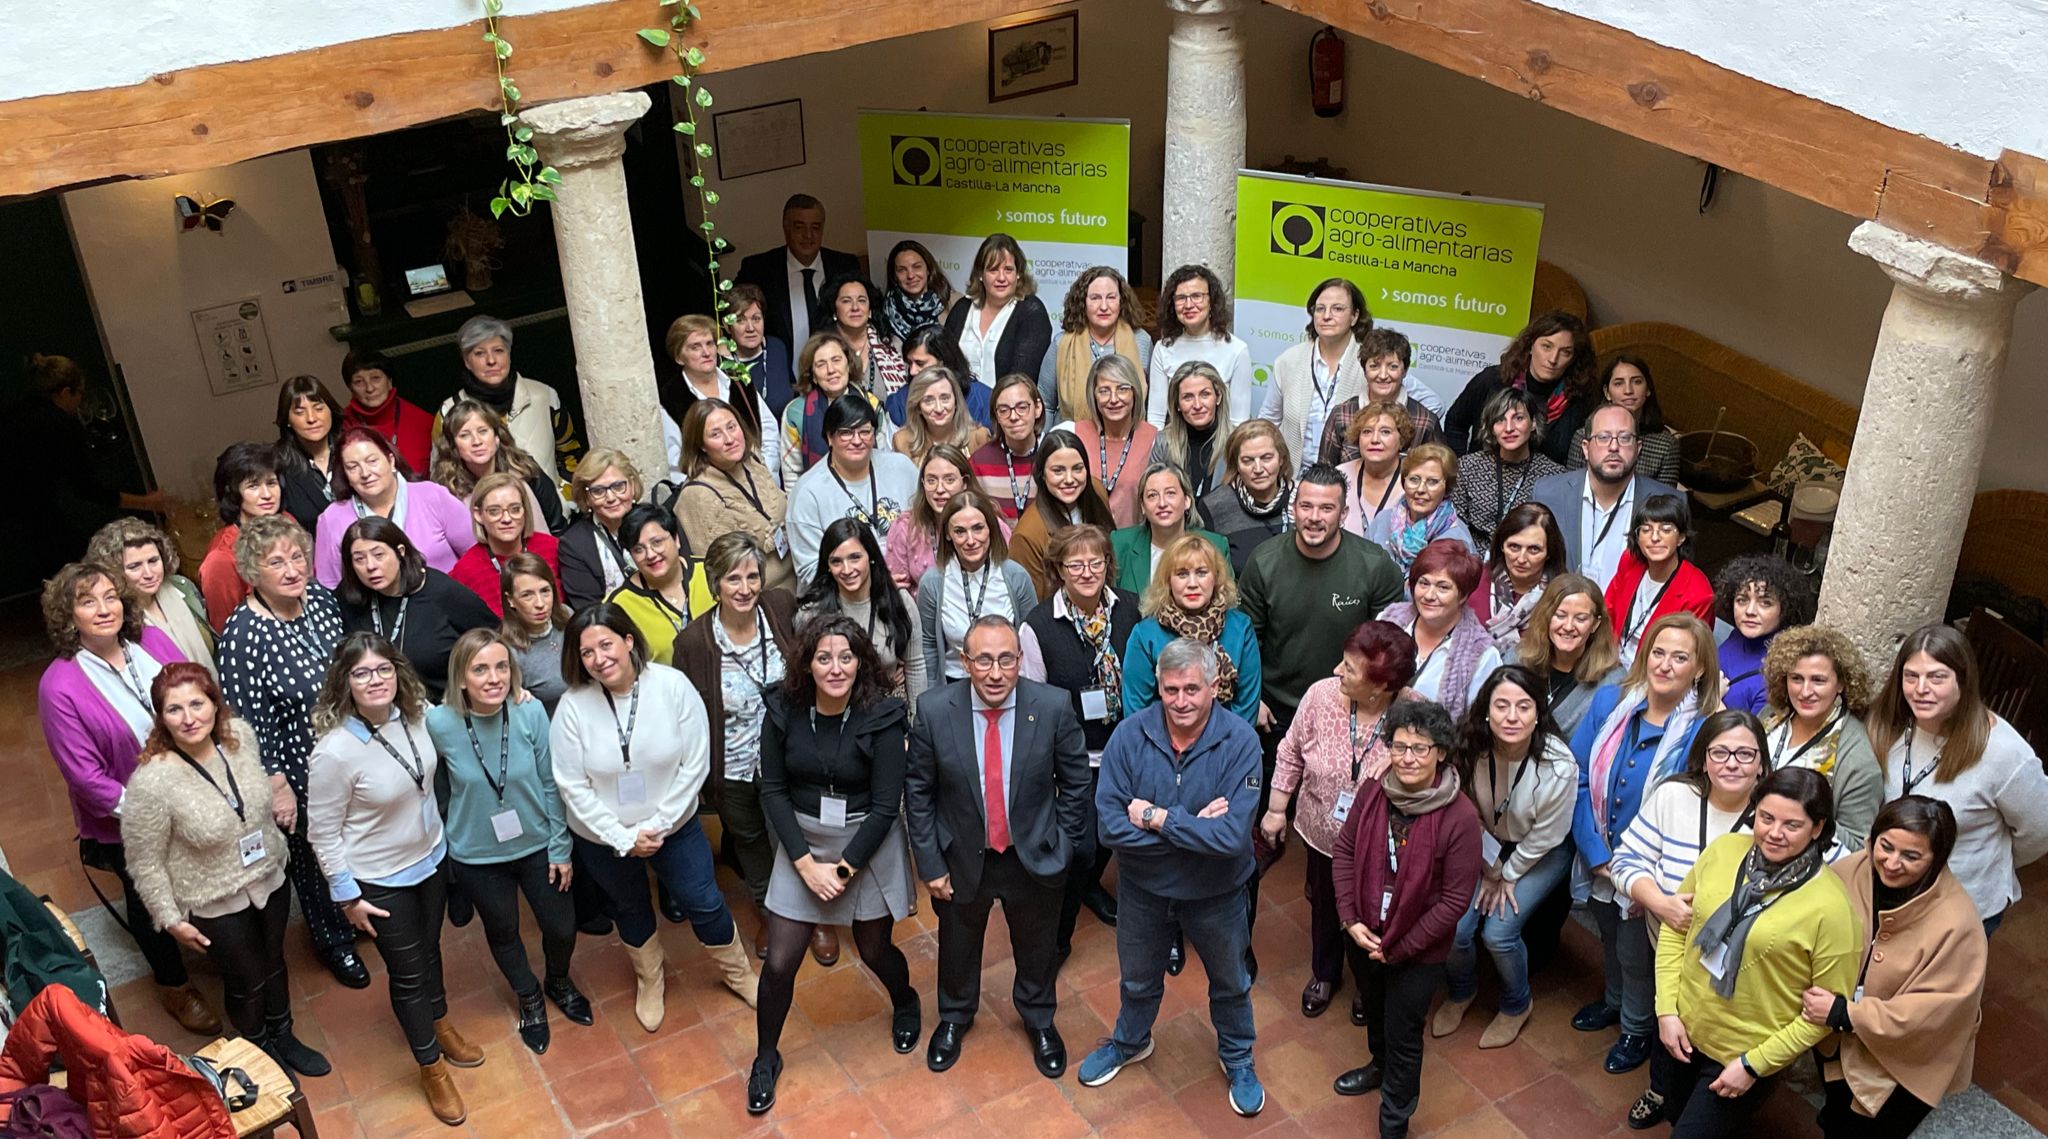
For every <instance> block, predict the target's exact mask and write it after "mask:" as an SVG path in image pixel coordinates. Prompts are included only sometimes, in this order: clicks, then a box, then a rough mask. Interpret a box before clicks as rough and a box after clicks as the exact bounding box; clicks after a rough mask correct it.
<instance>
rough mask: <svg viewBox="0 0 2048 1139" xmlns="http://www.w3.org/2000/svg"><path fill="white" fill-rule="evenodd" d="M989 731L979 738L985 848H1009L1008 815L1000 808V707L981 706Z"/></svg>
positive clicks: (1001, 797)
mask: <svg viewBox="0 0 2048 1139" xmlns="http://www.w3.org/2000/svg"><path fill="white" fill-rule="evenodd" d="M981 714H982V715H984V716H987V717H988V731H986V732H984V733H983V734H982V737H981V797H982V799H983V800H985V806H986V807H987V809H988V848H989V849H990V850H993V851H995V852H996V853H997V854H1001V853H1002V852H1004V851H1006V850H1008V849H1010V816H1009V813H1008V812H1007V811H1005V810H1003V710H1002V709H1001V708H983V709H982V710H981Z"/></svg>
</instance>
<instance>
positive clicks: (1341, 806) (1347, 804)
mask: <svg viewBox="0 0 2048 1139" xmlns="http://www.w3.org/2000/svg"><path fill="white" fill-rule="evenodd" d="M1357 801H1358V792H1356V791H1339V792H1337V803H1336V805H1335V806H1333V807H1331V808H1330V817H1331V818H1333V819H1335V820H1337V821H1338V822H1340V823H1341V822H1343V821H1345V820H1346V819H1349V818H1350V817H1351V804H1353V803H1355V802H1357Z"/></svg>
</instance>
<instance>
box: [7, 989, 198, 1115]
mask: <svg viewBox="0 0 2048 1139" xmlns="http://www.w3.org/2000/svg"><path fill="white" fill-rule="evenodd" d="M55 1059H62V1060H63V1062H64V1070H65V1072H66V1073H68V1076H69V1084H68V1086H67V1090H68V1091H69V1092H70V1093H71V1096H72V1098H73V1099H76V1100H77V1101H78V1102H79V1103H81V1104H83V1105H85V1113H86V1116H87V1117H88V1118H89V1119H91V1121H92V1133H93V1135H94V1136H95V1137H96V1139H235V1125H234V1124H233V1123H232V1122H230V1121H229V1119H228V1109H227V1106H226V1105H225V1104H223V1103H222V1102H221V1098H220V1093H219V1092H216V1091H214V1090H213V1085H212V1084H210V1083H208V1082H207V1081H206V1079H205V1078H204V1077H202V1076H200V1075H199V1073H197V1072H194V1071H193V1070H192V1069H191V1068H189V1067H187V1066H186V1064H185V1062H184V1061H183V1060H181V1059H179V1058H178V1056H177V1054H176V1053H174V1052H172V1051H171V1050H170V1049H169V1048H166V1047H164V1046H163V1045H161V1044H158V1043H157V1042H156V1041H154V1040H151V1039H149V1038H148V1037H146V1036H135V1035H132V1034H130V1033H127V1032H123V1031H122V1030H120V1029H119V1028H116V1027H115V1026H114V1025H113V1023H112V1022H110V1021H108V1020H107V1018H106V1017H103V1016H101V1015H100V1014H98V1013H96V1012H94V1011H93V1010H91V1009H89V1008H87V1007H86V1006H85V1005H84V1004H83V1003H82V1002H80V1001H79V999H78V997H77V995H76V994H74V993H73V992H72V991H71V990H70V989H67V988H65V987H64V986H62V985H50V986H47V987H45V988H44V989H43V991H42V992H40V993H37V994H36V999H34V1000H32V1001H30V1002H29V1003H28V1007H27V1008H25V1009H23V1010H22V1012H21V1018H20V1019H19V1020H17V1021H16V1022H15V1024H14V1027H13V1028H11V1029H9V1030H8V1033H7V1047H6V1050H5V1051H4V1052H0V1090H6V1089H10V1088H16V1087H20V1086H21V1085H23V1084H39V1083H46V1082H48V1080H49V1078H50V1062H51V1061H52V1060H55Z"/></svg>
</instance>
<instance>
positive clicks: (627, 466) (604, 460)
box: [569, 447, 647, 510]
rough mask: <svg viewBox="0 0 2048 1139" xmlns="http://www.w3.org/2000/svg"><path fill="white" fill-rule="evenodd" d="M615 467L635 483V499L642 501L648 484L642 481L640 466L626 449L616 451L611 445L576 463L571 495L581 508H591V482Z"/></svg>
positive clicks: (570, 485) (594, 450)
mask: <svg viewBox="0 0 2048 1139" xmlns="http://www.w3.org/2000/svg"><path fill="white" fill-rule="evenodd" d="M614 468H616V469H617V470H618V472H619V473H620V474H622V475H624V476H625V477H626V481H627V482H629V483H631V484H633V501H635V502H638V501H640V496H641V495H642V494H643V493H645V492H646V490H647V487H646V485H645V484H644V483H642V482H641V481H640V468H639V467H636V466H634V465H633V460H631V459H628V458H627V457H626V453H625V452H624V451H615V450H613V449H612V448H610V447H598V448H595V449H593V450H591V451H589V452H587V453H586V454H585V455H584V456H583V461H582V462H579V463H577V464H576V474H575V475H574V476H573V477H571V478H570V480H569V497H571V498H573V499H575V500H576V505H577V506H578V507H579V508H581V509H583V510H589V509H590V484H591V483H594V482H596V481H597V476H599V475H601V474H603V473H605V472H606V471H608V470H612V469H614Z"/></svg>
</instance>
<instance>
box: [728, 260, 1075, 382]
mask: <svg viewBox="0 0 2048 1139" xmlns="http://www.w3.org/2000/svg"><path fill="white" fill-rule="evenodd" d="M788 255H789V251H788V250H787V249H786V248H785V247H783V246H780V245H778V246H776V247H775V248H773V249H767V250H763V251H761V252H759V253H755V254H751V255H749V256H747V257H745V258H742V259H741V260H740V271H739V273H738V275H736V276H735V277H733V280H735V281H738V282H739V283H741V284H743V285H752V286H754V287H755V288H757V289H760V290H761V294H762V295H763V296H765V297H767V298H768V303H767V304H766V305H764V306H762V309H761V315H762V317H763V318H765V319H766V321H767V324H768V335H770V336H773V337H777V338H779V339H780V340H781V341H782V342H783V343H784V344H787V345H789V350H790V351H791V352H793V353H794V352H801V351H803V348H804V346H803V345H802V344H799V343H797V342H796V340H794V339H793V338H792V337H791V335H790V334H791V333H792V332H793V331H795V322H794V321H792V320H791V319H790V315H789V262H788V261H787V260H785V258H787V257H788ZM818 268H819V269H821V270H823V272H822V273H821V274H820V275H819V277H818V296H819V298H820V299H821V300H822V299H823V298H824V295H825V282H827V281H830V280H831V279H832V278H834V277H837V276H839V275H840V274H842V273H858V272H860V258H858V257H855V256H854V255H853V254H851V253H847V252H845V251H843V250H839V249H820V250H819V251H818ZM1032 374H1033V375H1037V374H1038V373H1036V372H1033V373H1032Z"/></svg>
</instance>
